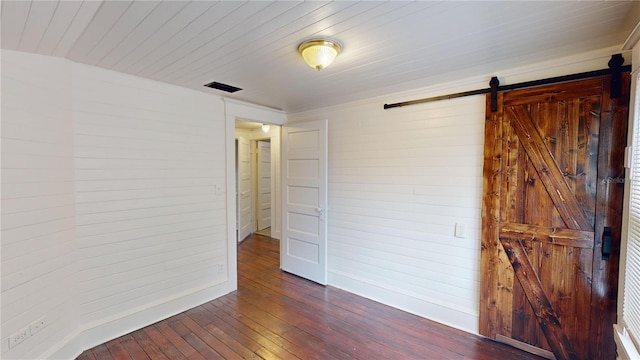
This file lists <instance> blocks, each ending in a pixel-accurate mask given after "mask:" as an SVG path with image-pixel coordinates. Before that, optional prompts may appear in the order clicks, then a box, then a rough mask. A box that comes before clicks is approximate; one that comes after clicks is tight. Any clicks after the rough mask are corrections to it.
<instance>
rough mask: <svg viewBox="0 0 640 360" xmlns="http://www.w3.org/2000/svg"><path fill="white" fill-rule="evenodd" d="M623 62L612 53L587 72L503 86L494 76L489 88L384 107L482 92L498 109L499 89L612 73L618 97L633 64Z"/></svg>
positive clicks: (390, 105) (614, 91) (614, 93)
mask: <svg viewBox="0 0 640 360" xmlns="http://www.w3.org/2000/svg"><path fill="white" fill-rule="evenodd" d="M622 64H624V58H623V57H622V54H615V55H611V60H609V64H608V65H609V68H608V69H602V70H594V71H587V72H583V73H578V74H571V75H563V76H556V77H551V78H546V79H541V80H533V81H525V82H521V83H517V84H511V85H502V86H500V82H499V81H498V78H497V77H495V76H494V77H492V78H491V81H490V82H489V86H490V87H489V88H487V89H479V90H471V91H464V92H459V93H454V94H449V95H440V96H434V97H428V98H423V99H417V100H410V101H403V102H398V103H393V104H384V108H385V109H391V108H397V107H402V106H408V105H416V104H422V103H427V102H433V101H440V100H448V99H455V98H460V97H465V96H471V95H481V94H489V93H491V111H497V110H498V101H497V99H498V96H497V95H498V92H499V91H509V90H516V89H522V88H527V87H533V86H540V85H549V84H555V83H561V82H566V81H573V80H582V79H588V78H593V77H598V76H605V75H611V98H612V99H616V98H618V97H619V96H620V86H621V84H622V80H621V79H622V73H623V72H627V71H631V65H626V66H623V65H622Z"/></svg>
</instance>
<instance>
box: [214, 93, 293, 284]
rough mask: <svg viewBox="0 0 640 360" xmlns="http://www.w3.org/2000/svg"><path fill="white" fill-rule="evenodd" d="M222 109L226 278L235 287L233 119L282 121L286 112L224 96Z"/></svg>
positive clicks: (273, 122)
mask: <svg viewBox="0 0 640 360" xmlns="http://www.w3.org/2000/svg"><path fill="white" fill-rule="evenodd" d="M222 100H223V102H224V112H225V159H226V160H225V162H226V164H225V165H226V173H227V174H226V176H227V179H226V189H227V263H228V264H229V269H228V274H229V282H230V283H231V284H232V286H233V290H236V289H237V288H238V255H237V252H238V251H237V246H238V244H237V243H236V221H237V214H236V211H237V210H236V191H235V188H236V159H235V153H236V150H235V143H236V137H235V133H236V120H244V121H252V122H259V123H268V124H272V125H284V124H285V123H286V122H287V116H286V114H285V113H284V112H283V111H280V110H276V109H271V108H268V107H264V106H260V105H255V104H251V103H247V102H243V101H239V100H235V99H229V98H223V99H222Z"/></svg>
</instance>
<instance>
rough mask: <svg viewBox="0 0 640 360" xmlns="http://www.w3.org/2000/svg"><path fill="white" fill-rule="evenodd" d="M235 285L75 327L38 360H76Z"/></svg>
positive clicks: (188, 294)
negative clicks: (108, 342)
mask: <svg viewBox="0 0 640 360" xmlns="http://www.w3.org/2000/svg"><path fill="white" fill-rule="evenodd" d="M234 286H235V284H232V283H230V282H229V281H228V279H227V281H224V282H222V283H220V284H216V285H209V286H206V287H204V288H202V287H201V288H196V289H193V290H191V291H189V292H183V293H181V294H176V295H174V296H171V297H169V298H165V299H162V300H157V301H156V302H155V305H153V306H145V307H144V308H142V309H134V310H130V311H126V312H124V313H121V314H118V315H116V316H112V317H110V318H108V319H104V320H101V321H99V322H94V323H91V324H85V325H83V326H81V327H78V328H76V330H75V331H74V332H72V333H71V334H69V335H67V336H66V337H65V338H64V339H62V340H61V341H60V342H58V344H57V345H55V346H53V347H51V348H50V349H49V350H48V351H46V352H45V353H43V354H41V355H40V356H38V357H37V358H38V359H75V358H76V357H77V356H78V355H80V354H81V353H82V352H83V351H84V350H86V349H91V348H93V347H95V346H97V345H100V344H103V343H105V342H107V341H110V340H112V339H115V338H117V337H119V336H122V335H123V334H128V333H130V332H132V331H135V330H138V329H141V328H143V327H145V326H148V325H151V324H153V323H156V322H158V321H161V320H164V319H166V318H169V317H171V316H174V315H176V314H179V313H181V312H184V311H186V310H188V309H191V308H194V307H196V306H199V305H202V304H204V303H206V302H208V301H211V300H214V299H217V298H219V297H220V296H223V295H226V294H228V293H230V292H231V291H233V290H235V288H234Z"/></svg>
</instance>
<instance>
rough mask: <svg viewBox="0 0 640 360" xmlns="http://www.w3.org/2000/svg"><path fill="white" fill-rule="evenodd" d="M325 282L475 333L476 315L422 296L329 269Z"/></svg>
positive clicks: (476, 332) (476, 331) (476, 330)
mask: <svg viewBox="0 0 640 360" xmlns="http://www.w3.org/2000/svg"><path fill="white" fill-rule="evenodd" d="M329 285H331V286H334V287H337V288H339V289H343V290H345V291H348V292H350V293H353V294H356V295H359V296H362V297H366V298H368V299H371V300H375V301H378V302H380V303H383V304H385V305H388V306H391V307H394V308H397V309H400V310H403V311H406V312H409V313H412V314H415V315H418V316H421V317H424V318H426V319H428V320H432V321H435V322H438V323H440V324H444V325H447V326H451V327H453V328H456V329H460V330H463V331H466V332H469V333H472V334H478V314H477V313H476V314H472V313H470V312H469V311H468V310H467V309H462V308H457V307H455V306H451V305H449V304H443V303H441V302H439V301H434V300H433V299H429V298H427V297H425V296H423V295H418V294H415V293H411V292H408V291H405V290H402V289H398V288H393V287H390V286H388V285H386V284H380V283H374V282H372V281H370V280H367V279H361V278H357V277H355V276H353V275H351V274H346V273H343V272H341V271H335V270H331V269H329Z"/></svg>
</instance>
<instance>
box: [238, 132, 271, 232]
mask: <svg viewBox="0 0 640 360" xmlns="http://www.w3.org/2000/svg"><path fill="white" fill-rule="evenodd" d="M279 143H280V127H279V126H277V125H270V126H269V127H268V128H266V129H265V127H263V124H262V123H257V122H251V121H242V120H236V121H235V170H236V183H235V189H236V213H237V216H236V219H237V220H236V241H237V242H238V243H240V242H242V240H244V239H246V238H247V237H248V236H250V235H251V234H254V233H257V234H261V235H266V236H269V237H271V238H274V239H280V233H281V232H280V207H279V205H280V191H279V190H280V179H279V173H280V161H279V160H280V150H279Z"/></svg>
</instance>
